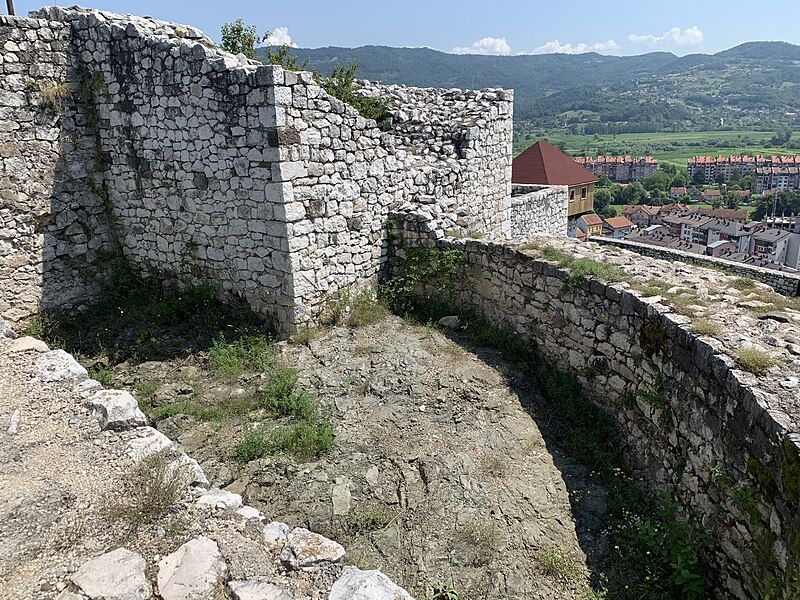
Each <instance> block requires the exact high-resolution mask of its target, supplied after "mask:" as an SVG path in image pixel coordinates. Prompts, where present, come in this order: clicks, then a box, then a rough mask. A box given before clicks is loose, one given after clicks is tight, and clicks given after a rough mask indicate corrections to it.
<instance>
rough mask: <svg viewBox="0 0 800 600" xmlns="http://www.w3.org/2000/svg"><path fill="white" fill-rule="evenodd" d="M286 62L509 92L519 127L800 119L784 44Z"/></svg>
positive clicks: (409, 51) (305, 54) (627, 127)
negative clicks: (695, 50) (704, 50)
mask: <svg viewBox="0 0 800 600" xmlns="http://www.w3.org/2000/svg"><path fill="white" fill-rule="evenodd" d="M292 54H294V55H296V56H297V57H298V58H300V59H301V61H302V60H306V59H307V60H308V63H309V67H314V68H317V69H318V70H320V71H322V72H329V71H330V70H331V68H332V67H333V65H335V64H337V63H349V62H351V61H356V62H357V63H358V65H359V68H358V74H359V76H360V77H363V78H366V79H374V80H379V81H384V82H387V83H402V84H405V85H413V86H435V87H461V88H482V87H493V86H499V87H506V88H514V89H515V90H516V103H515V111H516V113H515V118H516V120H517V121H527V122H529V123H530V125H531V126H533V127H538V128H547V129H552V128H561V129H565V130H571V131H574V132H577V133H581V132H584V130H585V133H596V132H609V133H622V132H636V131H659V130H662V129H671V130H675V129H704V128H709V127H718V126H719V125H720V120H721V119H722V121H723V122H724V124H725V125H731V126H744V127H747V126H753V125H761V126H763V125H764V123H765V121H767V120H768V121H769V122H770V123H774V125H775V126H777V125H778V124H780V123H788V122H790V121H791V117H789V116H787V115H786V113H787V112H793V111H800V46H795V45H792V44H789V43H786V42H748V43H745V44H741V45H740V46H736V47H735V48H731V49H729V50H725V51H722V52H718V53H717V54H713V55H707V54H693V55H689V56H684V57H677V56H675V55H674V54H671V53H668V52H654V53H649V54H642V55H639V56H621V57H620V56H603V55H600V54H596V53H587V54H578V55H568V54H542V55H534V56H476V55H455V54H446V53H444V52H438V51H436V50H431V49H428V48H389V47H386V46H363V47H360V48H335V47H329V48H316V49H306V48H299V49H295V50H293V51H292ZM771 126H772V125H770V127H771ZM768 128H769V127H768Z"/></svg>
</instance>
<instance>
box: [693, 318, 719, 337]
mask: <svg viewBox="0 0 800 600" xmlns="http://www.w3.org/2000/svg"><path fill="white" fill-rule="evenodd" d="M692 328H693V329H694V330H695V331H696V332H697V333H699V334H700V335H714V336H716V335H720V334H721V333H722V325H720V324H719V323H717V322H716V321H712V320H710V319H706V318H702V319H695V320H694V321H692Z"/></svg>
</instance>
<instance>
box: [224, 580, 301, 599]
mask: <svg viewBox="0 0 800 600" xmlns="http://www.w3.org/2000/svg"><path fill="white" fill-rule="evenodd" d="M228 587H229V588H230V589H231V593H232V594H233V598H234V600H292V595H291V594H290V593H289V590H287V589H286V588H285V587H283V586H282V585H277V584H275V583H263V582H260V581H247V580H245V581H231V582H230V583H228Z"/></svg>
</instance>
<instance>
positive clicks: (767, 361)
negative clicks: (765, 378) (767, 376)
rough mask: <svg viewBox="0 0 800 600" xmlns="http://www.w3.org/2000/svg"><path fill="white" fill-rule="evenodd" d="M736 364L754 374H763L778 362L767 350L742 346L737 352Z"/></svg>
mask: <svg viewBox="0 0 800 600" xmlns="http://www.w3.org/2000/svg"><path fill="white" fill-rule="evenodd" d="M736 364H738V365H739V366H740V367H741V368H742V369H744V370H745V371H749V372H750V373H753V374H754V375H763V374H764V373H766V372H767V371H768V370H769V369H771V368H772V367H774V366H775V365H776V364H778V363H777V362H776V361H775V359H773V358H772V357H771V356H770V355H769V354H767V353H766V352H762V351H761V350H757V349H755V348H742V349H741V350H739V352H737V354H736Z"/></svg>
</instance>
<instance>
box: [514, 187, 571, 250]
mask: <svg viewBox="0 0 800 600" xmlns="http://www.w3.org/2000/svg"><path fill="white" fill-rule="evenodd" d="M509 205H510V206H509V209H508V214H507V216H506V222H507V223H509V226H510V230H509V235H508V237H510V238H512V239H514V238H521V237H527V236H530V235H555V236H564V237H566V235H567V220H568V217H567V214H568V208H569V195H568V193H567V186H564V185H554V186H542V185H514V186H513V187H512V190H511V201H510V202H509Z"/></svg>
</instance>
